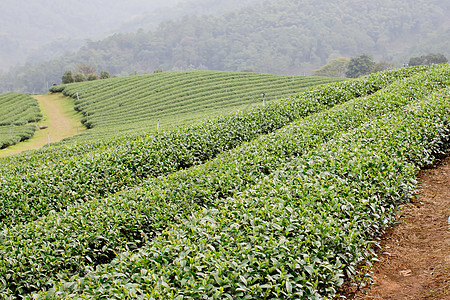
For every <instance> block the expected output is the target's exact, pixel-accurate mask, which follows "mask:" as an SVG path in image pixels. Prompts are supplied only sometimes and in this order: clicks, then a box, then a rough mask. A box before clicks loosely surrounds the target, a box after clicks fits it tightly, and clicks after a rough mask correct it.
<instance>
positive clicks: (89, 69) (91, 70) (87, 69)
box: [77, 64, 97, 78]
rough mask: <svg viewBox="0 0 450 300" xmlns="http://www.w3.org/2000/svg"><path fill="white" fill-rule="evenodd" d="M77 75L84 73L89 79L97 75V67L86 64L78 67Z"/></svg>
mask: <svg viewBox="0 0 450 300" xmlns="http://www.w3.org/2000/svg"><path fill="white" fill-rule="evenodd" d="M77 73H83V75H84V77H85V78H87V77H89V75H90V74H95V73H97V67H94V66H91V65H86V64H79V65H78V66H77Z"/></svg>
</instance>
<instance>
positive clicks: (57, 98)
mask: <svg viewBox="0 0 450 300" xmlns="http://www.w3.org/2000/svg"><path fill="white" fill-rule="evenodd" d="M34 98H36V99H37V100H38V102H39V107H40V109H41V112H42V114H43V119H42V121H40V122H39V125H40V126H44V125H46V126H48V128H47V129H43V130H36V133H35V134H34V136H33V137H32V138H31V139H29V140H26V141H23V142H21V143H19V144H17V145H14V146H11V147H8V148H6V149H3V150H0V157H5V156H10V155H13V154H17V153H20V152H22V151H25V150H34V149H39V148H41V147H42V146H45V145H47V144H48V142H49V141H50V143H54V142H59V141H61V140H62V139H64V138H67V137H71V136H74V135H76V134H77V133H78V132H79V133H81V132H82V131H84V130H85V127H84V126H82V125H81V123H80V120H81V117H82V116H81V114H80V113H77V112H76V111H74V109H73V99H70V98H67V97H64V96H63V95H61V94H47V95H35V96H34Z"/></svg>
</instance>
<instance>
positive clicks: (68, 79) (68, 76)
mask: <svg viewBox="0 0 450 300" xmlns="http://www.w3.org/2000/svg"><path fill="white" fill-rule="evenodd" d="M74 81H75V78H74V77H73V72H72V71H66V72H64V74H63V76H62V77H61V82H62V83H63V84H67V83H72V82H74Z"/></svg>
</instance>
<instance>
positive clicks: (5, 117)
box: [0, 93, 42, 149]
mask: <svg viewBox="0 0 450 300" xmlns="http://www.w3.org/2000/svg"><path fill="white" fill-rule="evenodd" d="M0 107H1V110H0V149H3V148H6V147H8V146H11V145H14V144H17V143H19V142H21V141H24V140H26V139H29V138H31V137H32V136H33V135H34V131H35V129H36V126H35V125H34V124H33V125H31V124H30V125H28V122H36V121H39V120H41V119H42V114H41V113H40V110H39V106H38V103H37V101H36V99H34V98H32V97H31V96H29V95H25V94H20V93H6V94H2V95H0Z"/></svg>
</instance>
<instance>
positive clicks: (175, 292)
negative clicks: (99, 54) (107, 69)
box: [0, 64, 450, 299]
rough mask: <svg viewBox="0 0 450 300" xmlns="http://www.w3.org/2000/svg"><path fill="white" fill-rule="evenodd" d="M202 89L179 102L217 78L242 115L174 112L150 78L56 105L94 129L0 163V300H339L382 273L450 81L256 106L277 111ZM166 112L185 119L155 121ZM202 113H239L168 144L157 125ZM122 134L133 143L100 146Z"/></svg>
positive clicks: (420, 71)
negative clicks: (384, 247)
mask: <svg viewBox="0 0 450 300" xmlns="http://www.w3.org/2000/svg"><path fill="white" fill-rule="evenodd" d="M194 74H195V76H197V77H193V79H192V82H188V81H189V80H187V79H186V80H185V81H182V80H181V78H183V76H184V75H183V74H177V75H176V76H179V77H177V79H176V81H177V82H179V83H181V82H182V84H183V86H184V88H183V90H184V91H190V93H191V94H195V93H197V99H200V98H201V97H200V96H198V95H201V94H202V93H204V91H205V89H204V90H202V89H200V88H199V86H200V83H201V82H202V80H203V79H204V78H205V77H208V76H211V77H215V76H217V77H221V76H222V77H224V78H226V80H224V79H222V81H223V82H222V85H220V87H217V89H218V90H222V92H223V89H224V88H225V95H226V94H227V93H233V91H234V93H235V94H234V96H233V99H234V98H236V100H238V102H240V103H241V104H242V106H241V109H239V111H237V110H236V108H235V106H228V104H225V103H227V102H229V101H228V100H223V101H222V100H219V99H216V100H215V99H214V97H213V96H209V97H206V98H208V99H206V98H205V100H204V101H205V102H204V103H205V104H203V102H201V101H200V100H199V103H197V104H195V103H192V104H189V103H188V102H189V101H188V102H186V103H184V104H183V105H181V104H180V103H182V102H180V103H178V102H176V101H177V100H179V99H186V98H189V95H190V94H189V93H187V94H179V95H175V96H173V98H170V99H169V95H170V92H169V91H167V90H166V89H165V88H164V87H163V86H162V85H163V81H161V83H160V84H161V86H160V87H159V86H158V85H156V83H155V82H153V81H152V90H151V91H148V86H149V83H148V82H149V80H155V78H157V77H156V76H154V75H146V76H142V77H140V76H138V77H130V78H124V79H111V80H107V81H102V82H89V83H82V84H72V85H68V86H67V87H66V86H61V87H56V88H54V90H53V91H54V92H57V91H62V92H64V93H65V94H67V95H70V96H72V97H75V98H76V97H77V96H76V93H78V99H79V100H77V101H76V102H75V105H76V108H77V109H79V110H81V111H82V112H83V113H86V118H85V120H84V123H85V124H86V123H87V125H88V126H89V127H91V128H92V129H90V130H91V133H88V134H86V135H84V136H81V137H78V138H79V139H78V138H77V137H74V138H72V139H71V140H70V141H67V142H65V143H61V144H59V145H55V146H50V147H47V148H46V149H43V150H40V151H33V152H28V153H24V154H22V155H19V156H14V157H10V158H5V159H0V182H1V189H0V199H1V200H0V201H1V202H0V222H1V224H2V230H1V232H0V294H1V295H2V298H10V299H20V298H21V297H22V298H29V299H33V298H42V299H44V298H50V299H102V298H104V299H330V298H333V297H335V296H336V295H337V294H338V293H339V289H340V288H341V287H342V285H343V283H344V282H345V281H348V280H356V278H360V277H361V276H364V274H363V273H361V272H362V270H361V269H359V268H358V266H360V265H361V263H365V264H370V262H371V260H372V259H373V258H374V257H375V254H374V251H373V245H374V244H376V240H377V237H379V236H380V234H381V233H383V232H384V230H385V229H386V228H387V226H389V225H391V224H392V221H393V217H394V213H395V212H396V211H397V210H398V209H399V207H401V205H402V204H404V203H405V202H406V201H408V200H409V199H410V197H411V196H412V195H413V194H414V192H415V190H416V188H417V182H416V180H415V175H416V174H417V172H418V170H419V169H420V168H422V167H424V166H427V165H430V164H432V163H433V162H434V161H435V159H436V158H439V157H442V156H443V155H445V154H446V153H447V150H448V147H449V139H450V122H449V121H450V67H449V65H448V64H445V65H434V66H427V67H424V66H421V67H412V68H403V69H394V70H388V71H383V72H380V73H375V74H371V75H368V76H365V77H361V78H359V79H355V80H348V81H340V82H334V83H328V84H325V85H320V86H316V87H309V88H307V89H305V90H302V91H300V89H301V88H303V86H302V85H301V83H300V81H299V82H297V87H296V88H294V87H289V88H288V89H287V90H286V92H285V93H286V94H282V93H281V92H280V94H279V95H280V96H278V97H277V99H274V98H273V99H271V98H269V97H268V98H266V99H265V100H266V101H267V102H266V103H265V105H264V106H263V105H262V103H261V98H260V96H258V95H259V94H261V91H262V90H263V91H262V92H265V93H266V95H274V94H275V93H276V92H275V91H277V89H275V85H276V84H274V86H273V87H274V89H273V90H271V91H270V92H269V91H268V90H265V89H263V88H256V87H254V86H256V85H257V84H256V83H248V87H249V89H250V88H254V89H255V91H254V93H255V96H254V99H255V102H252V101H253V100H252V101H250V102H246V99H245V93H243V94H238V92H237V90H240V88H238V85H237V83H236V86H235V87H234V88H231V82H232V78H231V77H233V76H236V77H237V79H236V80H237V82H239V81H240V82H244V81H245V80H244V78H241V77H239V76H240V75H238V74H236V73H234V74H232V73H221V72H212V73H208V72H194ZM155 75H156V74H155ZM158 75H159V74H158ZM172 75H173V74H172ZM152 76H153V77H152ZM160 76H167V77H165V78H166V79H165V80H166V81H168V80H171V79H170V78H171V76H170V74H169V73H168V74H164V75H160ZM174 80H175V79H174ZM273 80H274V79H273V78H272V80H269V79H268V81H267V82H266V83H264V84H263V86H267V85H268V84H269V82H271V81H273ZM283 80H284V82H285V84H286V85H290V84H291V83H292V77H290V78H288V77H286V78H284V79H283ZM283 80H282V81H281V82H279V83H277V84H279V85H280V86H282V85H283V83H282V82H283ZM289 80H290V81H291V83H289V84H288V81H289ZM218 81H220V80H218ZM119 82H120V84H119ZM316 83H317V82H316ZM153 84H155V86H153ZM294 84H295V78H294ZM302 84H306V83H305V82H303V81H302ZM215 85H216V84H212V83H211V86H210V87H208V88H206V90H214V89H215ZM217 85H219V84H218V83H217ZM306 85H308V84H306ZM306 85H305V86H306ZM125 86H128V87H127V88H126V89H124V88H125ZM142 86H147V93H148V94H152V95H153V94H154V95H156V94H158V95H161V94H163V95H165V96H162V97H161V98H160V100H158V101H160V102H161V103H160V104H157V103H156V102H157V100H155V99H158V96H154V98H151V99H153V100H148V102H149V103H151V104H149V105H150V106H152V107H153V106H154V108H149V107H145V106H143V105H144V102H146V101H143V100H140V101H138V100H136V99H138V98H139V97H142V99H150V98H145V97H150V96H148V95H147V96H139V95H141V94H142V93H143V91H144V90H145V89H143V88H141V87H142ZM227 89H228V90H227ZM295 89H297V90H295ZM156 90H158V91H156ZM197 90H198V91H197ZM280 90H281V87H280ZM289 91H291V93H292V92H294V91H296V92H297V91H300V92H299V93H296V94H295V95H292V96H290V97H286V96H287V94H288V93H289ZM172 93H174V92H172ZM248 93H250V92H247V94H248ZM96 95H98V97H97V96H96ZM114 97H117V98H114ZM124 97H126V98H127V99H133V100H129V102H130V103H126V104H125V103H124V102H122V101H125V100H124V99H125V98H124ZM223 97H225V96H223ZM209 98H211V99H209ZM218 98H220V97H218ZM249 98H252V97H249ZM135 100H136V102H133V101H135ZM172 101H174V104H173V107H176V106H177V105H180V106H181V108H180V110H175V109H174V110H172V108H170V107H171V105H168V106H165V105H163V103H164V102H166V103H172ZM202 101H203V100H202ZM256 102H259V105H255V103H256ZM119 103H123V104H122V106H121V107H124V109H123V110H120V109H115V106H116V107H118V106H119ZM131 103H135V104H136V111H137V112H142V114H141V116H142V118H145V119H149V120H152V121H148V122H147V121H142V118H141V117H137V116H138V115H139V114H134V113H132V109H131V107H132V104H131ZM176 103H178V104H176ZM206 103H208V104H206ZM210 103H215V104H214V105H217V107H221V105H222V106H223V107H225V108H223V110H221V108H220V109H218V110H221V111H232V110H234V112H232V113H229V114H227V115H225V116H221V117H217V118H210V119H208V120H204V121H200V122H195V123H192V124H191V125H188V126H181V127H174V128H172V129H170V130H169V126H166V127H165V128H166V130H162V129H161V130H160V131H157V130H155V129H154V128H155V123H153V124H151V122H153V121H154V120H155V118H158V119H159V120H160V121H161V120H164V118H167V120H168V121H167V122H170V121H169V120H170V119H171V118H175V116H178V117H180V119H182V120H183V122H188V123H189V122H191V121H192V120H193V119H195V118H192V119H191V115H194V116H195V114H196V113H195V111H197V110H196V109H195V108H196V107H198V109H199V111H201V110H202V109H203V108H202V107H206V106H210V105H212V104H210ZM127 105H130V110H127V109H128V108H126V106H127ZM159 105H161V106H159ZM245 106H246V107H247V109H245V110H244V109H242V108H243V107H245ZM158 107H163V108H164V109H160V110H158V109H159V108H158ZM158 111H159V113H156V112H158ZM88 112H90V114H89V115H90V117H89V120H88V116H87V113H88ZM122 112H128V113H125V114H122ZM108 116H109V117H108ZM209 116H214V112H213V113H212V114H211V115H209ZM135 117H136V119H133V118H135ZM130 120H131V121H130ZM183 122H181V123H183ZM117 124H119V125H120V126H123V127H121V128H123V131H121V130H118V131H119V132H127V135H118V136H114V135H112V134H109V137H108V138H107V139H100V138H99V137H100V136H102V134H104V133H106V132H107V131H108V130H109V131H113V129H112V128H114V127H115V126H116V125H117ZM163 124H164V122H162V121H161V123H160V125H161V127H162V128H164V127H163V126H165V125H163ZM129 125H131V126H129ZM128 126H129V127H128ZM134 127H139V128H141V129H140V131H139V132H142V131H145V130H147V133H142V134H141V133H136V132H133V130H134V129H133V128H134ZM152 128H153V129H152Z"/></svg>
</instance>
